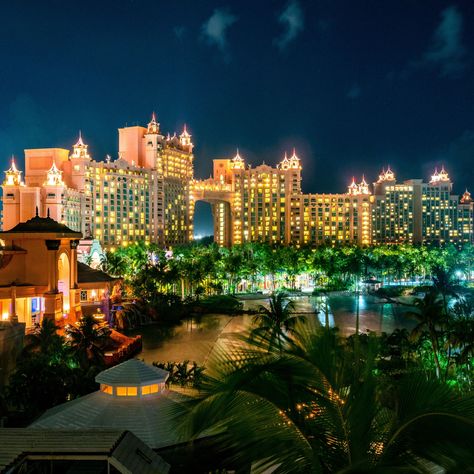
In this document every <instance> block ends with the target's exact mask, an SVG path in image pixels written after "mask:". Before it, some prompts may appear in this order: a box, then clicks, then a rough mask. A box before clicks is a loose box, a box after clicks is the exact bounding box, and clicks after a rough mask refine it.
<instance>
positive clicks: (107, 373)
mask: <svg viewBox="0 0 474 474" xmlns="http://www.w3.org/2000/svg"><path fill="white" fill-rule="evenodd" d="M169 375H170V374H169V372H167V371H166V370H163V369H159V368H158V367H155V366H153V365H148V364H145V363H144V362H142V361H141V360H138V359H130V360H127V361H126V362H122V363H121V364H118V365H116V366H115V367H112V368H110V369H107V370H104V371H102V372H100V373H99V374H98V375H97V376H96V378H95V381H96V382H97V383H101V384H106V385H112V386H114V385H126V386H131V385H135V386H142V385H148V384H150V383H165V382H166V380H167V379H168V377H169Z"/></svg>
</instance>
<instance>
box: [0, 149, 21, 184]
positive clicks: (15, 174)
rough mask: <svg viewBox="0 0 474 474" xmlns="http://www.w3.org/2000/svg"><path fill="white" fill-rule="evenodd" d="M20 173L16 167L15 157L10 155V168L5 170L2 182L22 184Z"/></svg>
mask: <svg viewBox="0 0 474 474" xmlns="http://www.w3.org/2000/svg"><path fill="white" fill-rule="evenodd" d="M21 173H22V172H21V171H20V170H18V168H17V167H16V163H15V157H14V156H13V155H12V158H11V164H10V168H9V169H8V170H7V171H5V181H4V182H3V184H4V185H6V186H22V185H23V182H22V180H21Z"/></svg>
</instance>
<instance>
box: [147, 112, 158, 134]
mask: <svg viewBox="0 0 474 474" xmlns="http://www.w3.org/2000/svg"><path fill="white" fill-rule="evenodd" d="M147 133H153V134H159V133H160V124H159V123H158V122H157V121H156V115H155V112H153V113H152V114H151V121H150V122H149V123H148V128H147Z"/></svg>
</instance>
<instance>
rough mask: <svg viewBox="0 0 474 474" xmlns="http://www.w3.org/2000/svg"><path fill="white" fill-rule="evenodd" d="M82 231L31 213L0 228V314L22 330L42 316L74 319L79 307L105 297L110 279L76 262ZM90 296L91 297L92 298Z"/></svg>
mask: <svg viewBox="0 0 474 474" xmlns="http://www.w3.org/2000/svg"><path fill="white" fill-rule="evenodd" d="M81 237H82V234H81V233H80V232H77V231H75V230H72V229H70V228H69V227H67V226H66V225H65V224H61V223H59V222H56V221H55V220H54V219H52V218H51V217H49V216H48V217H39V216H38V215H36V216H35V217H32V218H31V219H29V220H27V221H26V222H21V223H19V224H17V225H16V226H14V227H13V228H11V229H9V230H8V231H3V232H0V312H1V313H0V314H1V315H2V320H3V321H10V322H12V323H17V322H19V323H23V324H24V325H25V326H26V327H27V328H28V327H31V326H33V325H34V324H35V323H39V322H40V320H41V318H42V317H47V318H51V319H54V320H55V321H56V322H57V323H58V324H59V325H63V324H65V323H66V322H69V323H71V322H75V321H76V320H78V318H79V317H80V316H81V315H82V313H83V308H82V305H84V304H87V303H92V302H93V301H91V299H92V298H91V297H92V295H95V296H96V298H95V300H99V299H101V298H104V297H107V298H108V295H110V294H111V293H112V289H113V285H114V283H115V281H116V279H114V278H111V277H110V276H108V275H106V274H105V273H103V272H101V271H99V270H92V269H91V268H90V267H88V266H87V265H85V264H78V262H77V248H78V245H79V242H80V240H79V239H80V238H81ZM92 300H93V299H92Z"/></svg>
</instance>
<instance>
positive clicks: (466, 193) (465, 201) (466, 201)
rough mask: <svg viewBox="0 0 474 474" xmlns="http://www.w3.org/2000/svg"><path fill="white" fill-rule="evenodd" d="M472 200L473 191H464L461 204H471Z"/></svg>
mask: <svg viewBox="0 0 474 474" xmlns="http://www.w3.org/2000/svg"><path fill="white" fill-rule="evenodd" d="M471 202H472V196H471V193H470V192H469V191H468V190H467V188H466V191H464V194H463V195H462V196H461V204H470V203H471Z"/></svg>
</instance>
